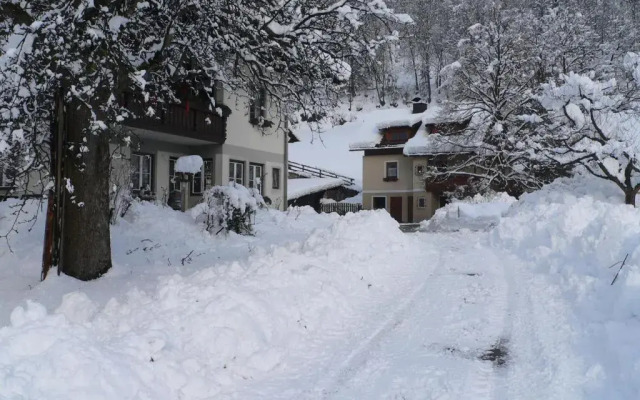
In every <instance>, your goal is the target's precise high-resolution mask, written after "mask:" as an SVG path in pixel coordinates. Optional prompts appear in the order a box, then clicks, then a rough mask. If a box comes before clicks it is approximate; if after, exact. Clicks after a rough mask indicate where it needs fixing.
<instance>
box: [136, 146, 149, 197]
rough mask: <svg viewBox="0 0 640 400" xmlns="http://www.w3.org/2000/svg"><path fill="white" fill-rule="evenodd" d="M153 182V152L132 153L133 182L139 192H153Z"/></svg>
mask: <svg viewBox="0 0 640 400" xmlns="http://www.w3.org/2000/svg"><path fill="white" fill-rule="evenodd" d="M152 183H153V156H152V155H151V154H137V153H134V154H131V184H132V189H133V190H134V191H137V192H141V191H143V192H151V191H152V190H151V186H152Z"/></svg>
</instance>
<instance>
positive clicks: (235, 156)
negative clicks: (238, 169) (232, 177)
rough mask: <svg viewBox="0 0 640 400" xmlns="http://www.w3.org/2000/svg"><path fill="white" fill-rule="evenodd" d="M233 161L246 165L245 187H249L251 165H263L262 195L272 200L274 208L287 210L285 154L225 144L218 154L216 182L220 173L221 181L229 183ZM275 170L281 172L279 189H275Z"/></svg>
mask: <svg viewBox="0 0 640 400" xmlns="http://www.w3.org/2000/svg"><path fill="white" fill-rule="evenodd" d="M232 160H233V161H240V162H242V163H244V177H243V181H244V185H245V186H248V185H249V165H250V164H251V163H255V164H260V165H262V166H263V174H264V175H263V179H262V195H263V196H265V197H268V198H269V200H271V205H272V206H273V207H275V208H278V209H280V210H284V209H286V204H285V198H284V179H286V174H285V164H284V155H283V154H277V153H270V152H267V151H260V150H255V149H249V148H244V147H239V146H234V145H228V144H224V145H223V146H221V147H220V148H219V152H218V154H217V159H216V167H217V168H216V169H217V172H216V180H217V179H218V172H219V178H220V180H221V181H223V182H225V184H226V183H228V182H229V162H230V161H232ZM274 168H277V169H279V170H280V172H279V174H280V180H279V181H280V186H279V187H278V188H274V187H273V173H274Z"/></svg>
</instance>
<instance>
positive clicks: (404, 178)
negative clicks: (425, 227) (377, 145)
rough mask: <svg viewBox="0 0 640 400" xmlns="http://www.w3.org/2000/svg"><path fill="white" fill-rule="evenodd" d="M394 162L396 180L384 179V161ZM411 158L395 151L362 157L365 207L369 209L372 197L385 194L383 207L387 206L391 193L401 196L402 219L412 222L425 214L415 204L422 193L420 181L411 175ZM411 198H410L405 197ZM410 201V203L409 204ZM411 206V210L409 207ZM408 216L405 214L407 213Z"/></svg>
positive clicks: (363, 200)
mask: <svg viewBox="0 0 640 400" xmlns="http://www.w3.org/2000/svg"><path fill="white" fill-rule="evenodd" d="M392 161H395V162H397V163H398V180H397V181H391V182H386V181H385V180H384V178H385V174H386V163H387V162H392ZM414 175H415V174H414V160H413V159H412V158H409V157H405V156H404V155H403V154H402V153H399V154H384V155H367V156H365V157H363V170H362V188H363V192H362V203H363V204H362V206H363V208H364V209H365V210H371V209H373V198H374V197H385V198H386V205H387V207H386V209H387V211H389V212H390V211H391V210H390V202H391V200H390V199H391V197H401V198H402V222H414V221H418V220H422V219H425V218H420V219H418V218H419V217H421V216H422V215H424V214H425V212H424V210H423V209H418V208H417V198H418V197H419V196H426V194H427V193H426V192H425V191H424V185H419V183H417V181H416V179H415V176H414ZM410 197H412V198H413V200H412V201H410V200H409V198H410ZM410 203H411V204H410ZM409 208H411V211H410V210H409ZM410 216H411V217H412V218H409V217H410Z"/></svg>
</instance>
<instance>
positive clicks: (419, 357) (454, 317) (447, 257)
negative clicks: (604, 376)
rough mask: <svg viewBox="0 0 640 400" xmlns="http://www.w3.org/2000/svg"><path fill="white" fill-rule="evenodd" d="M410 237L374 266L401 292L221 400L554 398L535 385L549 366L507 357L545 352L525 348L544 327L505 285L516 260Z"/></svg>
mask: <svg viewBox="0 0 640 400" xmlns="http://www.w3.org/2000/svg"><path fill="white" fill-rule="evenodd" d="M409 235H410V236H411V237H412V240H414V241H415V245H414V246H411V254H404V255H403V256H398V257H397V259H395V260H393V259H389V260H378V261H379V262H396V263H397V264H398V265H399V266H402V268H398V271H399V273H400V274H403V275H404V274H406V273H407V272H409V275H408V276H407V275H404V276H398V277H396V278H397V279H398V280H399V281H403V282H404V286H403V289H402V290H400V291H399V292H395V293H389V294H388V295H387V296H379V297H378V296H376V297H375V299H374V300H373V302H369V303H366V304H363V307H362V308H361V309H360V311H359V313H357V315H354V316H353V319H352V320H348V321H336V324H335V326H332V327H330V329H327V331H326V334H324V335H322V336H321V337H316V338H314V340H313V341H312V342H311V343H309V344H308V346H303V347H301V348H299V349H297V350H298V351H294V352H292V353H291V354H290V355H289V357H288V360H287V365H284V366H282V368H280V370H279V372H278V373H277V374H272V375H270V376H268V377H264V378H263V379H258V380H256V381H253V382H250V383H249V384H248V386H247V387H246V388H245V389H246V390H241V391H238V392H235V393H233V394H229V395H230V397H233V398H238V399H251V398H253V399H258V398H263V399H264V398H269V399H407V400H408V399H514V398H517V399H528V398H530V399H536V398H541V397H538V396H539V394H542V393H544V394H545V397H544V398H554V396H555V394H556V392H557V393H560V392H562V391H560V392H558V390H556V389H541V388H537V387H536V386H537V385H539V384H543V386H546V385H547V384H550V383H552V382H550V381H549V379H547V377H548V376H550V374H549V371H548V370H546V369H545V368H546V367H547V366H549V365H548V363H547V364H545V365H541V364H540V363H538V364H534V367H535V369H534V370H532V369H531V364H529V363H528V364H527V365H526V366H525V367H524V368H514V364H515V363H516V362H517V361H516V360H514V358H513V357H512V356H511V355H510V354H509V352H510V348H511V347H513V346H515V347H516V348H517V349H519V350H520V353H519V355H518V356H520V355H521V356H522V357H523V358H525V359H526V358H527V357H532V358H533V357H534V356H536V355H537V356H539V354H534V353H535V352H537V351H544V350H549V349H543V348H540V347H538V348H535V347H534V345H533V344H534V342H535V340H536V339H535V337H536V333H535V332H536V329H541V330H542V331H545V329H546V328H545V326H538V325H539V324H544V316H543V315H539V313H538V314H536V312H532V310H531V302H530V301H529V300H530V298H529V297H528V296H529V295H530V293H529V292H528V291H527V290H525V289H523V286H522V284H523V282H518V280H517V279H514V277H515V276H516V274H517V273H516V271H519V270H520V269H519V266H518V263H519V261H518V260H516V259H515V258H514V257H512V256H510V255H507V254H503V253H501V252H500V251H498V250H496V249H495V248H492V247H491V246H489V244H488V237H487V234H486V233H476V234H469V233H468V232H467V233H465V234H464V235H462V234H457V233H449V234H426V233H418V234H409ZM407 263H409V264H411V265H407ZM518 273H519V272H518ZM518 276H520V275H518ZM533 311H535V310H533ZM538 311H542V310H538ZM536 316H537V317H540V319H539V320H531V318H535V317H536ZM533 327H536V329H533ZM547 331H548V330H547ZM512 336H513V337H512ZM505 353H506V354H505ZM538 358H540V359H541V360H545V359H544V357H538ZM551 366H553V365H551ZM273 372H275V371H273ZM525 375H529V376H525ZM545 379H547V381H545ZM558 398H563V397H562V396H560V397H558Z"/></svg>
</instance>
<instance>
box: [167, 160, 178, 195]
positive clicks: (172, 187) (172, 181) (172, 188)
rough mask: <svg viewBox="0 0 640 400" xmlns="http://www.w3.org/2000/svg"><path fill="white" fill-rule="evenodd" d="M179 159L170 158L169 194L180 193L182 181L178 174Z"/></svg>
mask: <svg viewBox="0 0 640 400" xmlns="http://www.w3.org/2000/svg"><path fill="white" fill-rule="evenodd" d="M176 161H178V158H177V157H169V193H172V192H179V191H180V179H179V177H178V176H177V174H176Z"/></svg>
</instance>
